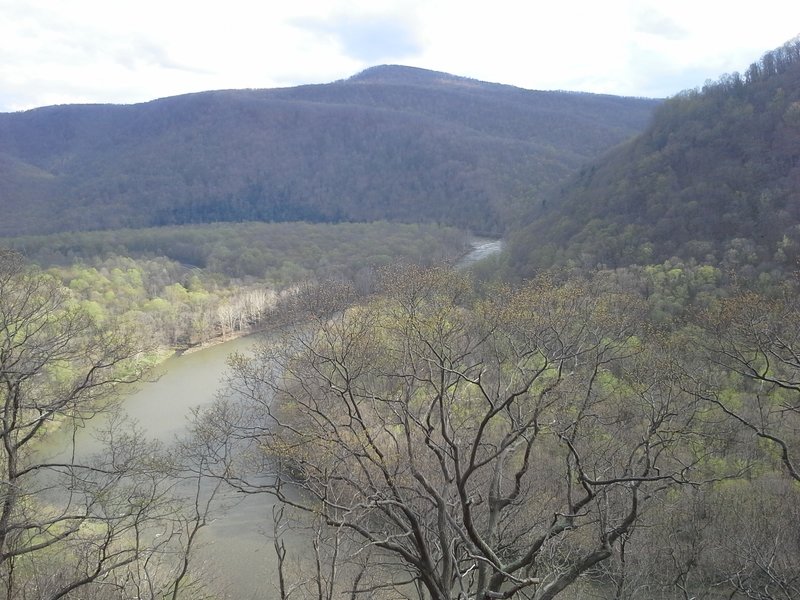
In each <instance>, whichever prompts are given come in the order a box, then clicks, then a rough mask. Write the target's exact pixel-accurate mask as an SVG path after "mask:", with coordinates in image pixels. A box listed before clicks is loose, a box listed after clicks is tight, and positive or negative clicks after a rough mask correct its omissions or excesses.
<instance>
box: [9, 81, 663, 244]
mask: <svg viewBox="0 0 800 600" xmlns="http://www.w3.org/2000/svg"><path fill="white" fill-rule="evenodd" d="M656 105H657V102H656V101H654V100H645V99H633V98H617V97H613V96H598V95H591V94H574V93H566V92H534V91H529V90H521V89H518V88H513V87H510V86H501V85H497V84H489V83H483V82H478V81H472V80H467V79H463V78H458V77H454V76H452V75H447V74H445V73H434V72H430V71H423V70H421V69H407V68H402V67H381V68H376V69H372V70H368V71H365V72H364V73H362V74H360V75H358V76H356V77H354V78H352V79H349V80H345V81H339V82H335V83H331V84H326V85H315V86H301V87H297V88H288V89H275V90H231V91H218V92H205V93H199V94H191V95H187V96H179V97H174V98H165V99H161V100H155V101H152V102H148V103H144V104H137V105H132V106H110V105H109V106H52V107H45V108H40V109H36V110H31V111H26V112H21V113H9V114H0V197H2V198H3V201H4V206H5V207H6V208H7V210H6V215H5V218H4V219H3V220H2V222H1V223H0V235H5V236H9V235H19V234H32V233H53V232H57V231H64V230H66V231H72V230H86V229H117V228H120V227H136V228H139V227H148V226H159V225H177V224H185V223H208V222H213V221H298V220H306V221H317V222H319V221H323V222H330V221H373V220H392V221H402V222H419V221H424V222H439V223H444V224H448V225H454V226H458V227H461V228H465V229H472V230H474V231H475V232H477V233H501V232H503V231H504V230H505V229H506V227H507V226H508V224H509V223H510V222H511V221H512V220H513V219H514V217H515V215H516V213H517V212H518V209H519V205H520V204H522V205H524V204H525V203H526V202H527V198H529V196H530V194H531V192H532V191H536V190H540V189H545V188H547V187H548V186H549V185H552V184H553V183H555V182H556V181H558V180H559V179H561V178H562V177H564V176H565V175H566V174H567V173H568V172H569V171H570V170H571V169H574V168H576V167H577V166H578V165H580V164H581V163H582V162H584V161H586V160H588V159H590V158H593V157H595V156H597V155H598V154H599V153H600V152H602V151H603V150H606V149H607V148H609V147H610V146H612V145H614V144H617V143H619V142H621V141H623V140H624V139H626V138H628V137H630V135H632V134H633V133H635V132H638V131H641V129H642V128H643V127H644V126H645V123H646V121H647V119H648V118H649V115H650V114H651V112H652V109H653V107H654V106H656ZM87 214H91V215H92V217H91V219H87Z"/></svg>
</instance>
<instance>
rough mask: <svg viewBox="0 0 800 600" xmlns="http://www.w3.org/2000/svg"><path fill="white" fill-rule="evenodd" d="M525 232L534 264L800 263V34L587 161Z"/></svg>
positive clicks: (519, 259)
mask: <svg viewBox="0 0 800 600" xmlns="http://www.w3.org/2000/svg"><path fill="white" fill-rule="evenodd" d="M513 238H514V241H513V243H512V244H511V247H512V253H513V258H512V260H513V262H514V263H515V265H516V267H517V270H518V271H520V272H522V273H530V272H532V271H533V270H535V269H537V268H539V267H543V266H552V265H554V264H566V263H569V262H572V263H578V264H582V265H584V266H594V265H596V264H602V265H606V266H610V267H615V266H623V265H626V264H631V263H647V262H661V261H663V260H666V259H668V258H670V257H672V256H678V257H680V258H682V259H694V260H697V261H701V262H703V261H705V262H713V263H718V264H723V265H725V266H730V267H732V268H738V267H742V266H751V267H755V268H757V269H759V270H762V271H763V270H767V269H770V268H774V267H781V265H784V266H791V265H793V264H794V265H795V266H796V262H797V260H798V258H800V40H795V41H792V42H789V43H788V44H786V45H785V46H783V47H782V48H779V49H777V50H775V51H774V52H770V53H768V54H766V55H765V56H764V57H763V58H762V59H761V61H760V62H758V63H755V64H754V65H752V66H751V67H750V68H749V69H748V70H747V72H746V73H745V74H744V75H739V74H733V75H729V76H725V77H722V78H721V79H720V80H719V81H718V82H717V83H714V84H709V85H706V86H705V87H704V88H703V89H702V90H694V91H689V92H685V93H683V94H680V95H678V96H676V97H674V98H671V99H669V100H667V101H666V102H665V103H664V104H663V105H661V106H660V107H659V108H658V109H657V110H656V112H655V114H654V118H653V121H652V123H651V125H650V126H649V127H648V128H647V129H646V130H645V132H644V133H642V134H641V135H639V136H638V137H636V138H635V139H634V140H632V141H630V142H629V143H627V144H625V145H624V146H622V147H619V148H617V149H615V150H614V151H612V152H610V153H608V154H607V155H606V156H604V157H603V158H602V159H601V160H599V161H597V162H596V163H595V164H593V165H592V166H590V167H587V168H584V169H583V170H582V172H581V173H580V174H579V175H578V176H576V177H574V178H573V179H572V180H571V181H570V182H569V183H568V184H566V185H565V186H564V187H563V189H562V190H561V192H560V193H559V194H556V195H554V196H553V197H552V198H550V199H549V200H548V202H547V203H546V206H545V207H544V209H543V210H541V211H540V212H539V213H538V214H536V215H534V218H533V223H532V224H530V225H528V226H527V227H526V228H524V229H523V230H521V231H518V232H516V233H515V235H514V236H513Z"/></svg>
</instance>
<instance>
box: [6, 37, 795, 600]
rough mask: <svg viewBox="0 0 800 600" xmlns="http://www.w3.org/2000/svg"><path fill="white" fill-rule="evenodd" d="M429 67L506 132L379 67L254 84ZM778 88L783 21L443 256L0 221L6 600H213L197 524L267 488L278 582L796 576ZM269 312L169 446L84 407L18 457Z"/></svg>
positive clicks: (786, 59) (235, 226) (371, 80)
mask: <svg viewBox="0 0 800 600" xmlns="http://www.w3.org/2000/svg"><path fill="white" fill-rule="evenodd" d="M401 83H402V85H401ZM434 87H435V88H436V89H438V90H439V91H440V92H441V89H440V88H445V89H448V90H452V94H454V95H456V96H457V97H458V98H460V100H459V101H460V102H466V98H468V97H469V98H471V99H472V100H473V101H474V104H470V106H471V107H472V108H471V109H470V110H469V111H468V110H466V109H464V110H463V111H462V112H460V113H457V115H460V116H458V118H466V115H471V117H470V118H473V119H474V121H473V122H471V123H470V124H469V128H470V130H471V131H473V132H476V131H481V132H483V133H487V132H489V131H494V132H496V131H497V129H496V128H497V127H500V125H499V123H498V122H493V120H495V121H496V120H497V119H498V115H497V114H496V113H495V110H496V107H494V105H491V104H481V98H484V99H485V94H490V95H495V94H499V95H500V96H501V97H502V98H503V99H504V102H507V103H509V104H512V103H515V102H520V103H524V102H525V101H526V99H527V98H529V96H528V95H527V93H526V92H524V91H520V90H515V89H513V88H505V87H503V86H492V85H491V84H484V83H481V82H474V81H471V80H465V79H461V78H455V77H453V76H449V75H445V74H439V73H432V72H430V71H423V70H417V69H405V68H399V67H391V68H386V67H384V68H378V69H374V70H368V71H366V72H365V73H363V74H361V75H359V76H356V77H354V78H352V79H351V80H348V81H347V82H338V83H337V84H331V85H330V86H310V87H308V88H294V89H289V90H278V91H272V92H269V93H265V95H266V96H270V97H271V96H272V95H274V96H280V97H281V98H282V99H283V101H285V102H286V103H287V104H286V106H288V107H292V106H295V105H302V104H304V103H311V104H314V103H317V102H323V100H324V103H332V104H335V105H336V106H338V107H340V108H341V107H346V110H354V108H353V106H355V103H354V101H353V98H354V97H357V98H358V99H359V100H358V103H360V104H364V103H366V102H367V99H371V101H372V102H374V103H375V105H377V106H380V107H381V108H380V110H381V111H389V112H391V111H392V110H394V109H390V108H388V106H389V105H390V104H391V103H392V102H394V103H399V105H401V106H403V107H404V110H405V109H407V108H408V107H409V106H410V105H413V103H414V102H415V101H418V102H420V103H421V105H424V109H423V108H419V109H418V110H419V111H423V112H425V114H426V115H428V118H432V115H435V114H437V112H440V113H441V115H440V116H443V115H446V114H449V111H450V110H451V107H452V104H449V103H448V102H445V101H442V102H441V103H437V102H436V101H434V98H433V97H432V96H425V95H423V96H420V95H418V94H419V93H421V91H420V90H422V89H424V90H427V91H428V92H430V91H431V90H432V89H433V88H434ZM237 94H239V93H238V92H229V93H226V94H225V95H227V96H237ZM465 94H466V95H465ZM798 94H800V42H798V41H793V42H790V43H789V44H787V45H786V46H784V47H782V48H780V49H778V50H776V51H774V52H771V53H769V54H766V55H765V56H764V57H763V58H762V59H761V60H760V61H759V62H757V63H755V64H754V65H753V66H752V67H751V68H750V69H749V70H748V71H747V72H746V73H745V74H743V75H738V74H733V75H728V76H724V77H723V78H722V79H720V81H718V82H716V83H712V82H709V83H707V84H706V85H705V87H703V88H702V89H698V90H692V91H688V92H683V93H681V94H679V95H677V96H675V97H674V98H671V99H669V100H667V101H666V102H664V103H663V104H662V105H661V106H660V107H659V108H658V109H657V110H656V112H655V114H654V116H653V120H652V122H651V124H650V125H649V126H648V128H647V129H646V130H645V131H644V133H643V134H641V135H640V136H638V137H635V138H634V139H632V140H631V141H629V142H627V143H626V144H625V145H623V146H621V147H618V148H616V149H613V150H611V151H610V152H609V153H608V154H607V155H606V156H605V157H604V158H602V159H600V160H599V161H597V162H596V163H593V164H589V165H588V166H585V167H584V169H583V170H582V171H581V172H580V173H578V174H576V175H574V177H573V178H572V179H571V180H569V181H564V182H562V184H561V187H560V189H559V190H555V191H552V192H551V193H545V192H543V191H541V190H544V189H545V187H546V185H545V184H544V183H542V185H541V187H538V184H537V185H534V189H535V190H539V191H541V193H540V192H535V193H531V194H530V195H528V196H525V201H524V202H522V203H521V204H520V205H517V206H516V208H515V209H514V211H512V212H514V214H516V215H526V216H525V217H524V219H523V218H522V217H519V218H518V222H517V223H516V227H515V231H514V232H513V233H512V236H511V238H510V251H509V252H508V253H506V254H503V255H500V256H495V257H491V258H489V259H488V260H487V261H485V262H484V263H483V264H479V265H476V266H475V267H474V268H473V269H472V270H471V271H469V272H466V271H460V270H454V269H452V268H451V265H452V262H453V258H454V257H456V256H458V255H459V254H460V253H461V252H463V249H464V247H465V243H466V239H467V238H466V237H465V235H464V234H463V233H461V232H459V231H458V230H456V229H451V228H448V227H442V226H438V225H431V224H429V225H422V224H409V225H398V224H396V223H386V222H381V223H370V224H356V223H338V224H309V223H274V222H272V223H217V224H208V225H184V226H171V227H156V228H147V229H127V230H114V231H94V232H82V233H75V232H65V233H60V234H58V235H47V236H44V235H43V236H27V237H16V238H13V239H9V240H8V242H9V243H10V244H12V245H13V246H14V248H15V249H16V250H18V251H20V252H23V253H25V254H26V255H27V256H28V257H29V258H28V259H26V258H23V257H22V256H21V255H19V254H17V253H15V252H13V251H7V250H3V251H2V252H0V327H2V337H1V338H0V342H2V345H1V346H0V400H2V407H3V411H2V415H1V418H2V430H1V431H0V434H2V442H3V444H2V448H0V461H1V464H2V467H0V469H2V478H0V500H2V503H0V585H2V586H3V589H4V590H5V594H6V596H7V597H8V598H9V599H10V600H11V599H14V600H17V599H23V598H34V597H35V598H48V599H53V600H54V599H56V598H86V599H97V600H106V599H108V600H112V599H113V600H122V599H126V600H127V599H129V598H131V599H132V598H149V599H151V600H155V599H163V598H172V599H173V600H176V599H178V598H186V599H193V598H220V599H221V598H224V597H226V594H225V592H224V591H220V590H218V589H215V588H214V585H213V584H214V582H213V581H209V580H208V579H207V578H206V575H207V573H206V571H205V570H204V568H203V565H202V564H201V563H199V562H197V561H196V560H195V558H196V544H197V543H198V542H199V541H201V540H202V539H203V529H204V528H205V526H206V525H207V523H208V522H209V521H210V520H212V519H213V518H215V517H217V516H218V515H220V514H221V508H220V502H219V496H220V495H221V494H222V491H223V490H235V491H236V492H237V493H246V494H269V495H271V496H272V497H276V498H278V499H279V500H280V501H281V502H280V504H279V508H276V510H275V511H273V513H272V514H271V515H270V516H269V517H268V518H267V522H264V523H259V524H258V525H259V526H260V527H263V528H265V529H267V530H270V531H271V532H272V535H273V537H274V540H273V543H272V548H271V550H273V551H274V552H275V555H276V557H277V560H278V565H279V571H278V574H277V576H276V577H275V579H274V580H270V581H265V582H263V589H264V590H265V594H267V595H268V597H275V598H280V599H281V600H300V599H304V598H315V599H317V600H323V599H324V600H334V598H342V597H347V598H360V597H369V598H376V599H387V600H388V599H397V598H413V599H415V600H473V599H474V600H494V599H500V598H508V599H515V600H516V599H531V600H547V599H552V598H556V597H558V598H567V599H572V598H592V599H598V600H599V599H611V598H613V599H615V600H623V599H624V600H650V599H656V598H658V599H663V600H678V599H682V600H689V599H704V600H721V599H723V598H724V599H729V600H733V599H736V600H739V599H758V600H796V599H797V598H800V530H799V529H798V527H799V525H798V524H799V523H800V383H799V382H800V360H799V359H798V357H799V356H800V281H798V278H797V275H796V273H795V270H796V267H797V258H798V256H800V254H799V253H800V251H798V249H797V248H796V243H795V242H797V243H800V238H798V236H797V231H798V227H800V214H798V213H797V206H798V205H799V204H798V198H797V197H796V193H797V185H795V184H796V183H797V181H796V179H797V175H798V171H797V169H798V160H799V159H800V147H796V145H797V141H798V140H799V139H800V133H799V132H798V131H796V129H797V127H800V125H799V123H800V121H798V119H797V118H796V117H797V115H795V114H794V113H795V112H797V106H798V104H799V103H800V97H798ZM240 95H241V97H242V98H249V100H248V102H250V101H254V100H253V96H251V95H250V94H249V93H246V92H242V93H241V94H240ZM446 95H447V94H445V96H446ZM222 97H223V96H220V95H202V94H201V95H197V96H193V97H189V98H184V99H179V100H168V101H165V102H167V103H169V102H173V101H174V102H179V101H180V102H182V101H184V100H191V101H195V102H198V103H200V104H202V103H204V102H210V101H212V100H213V99H214V98H216V99H217V100H219V99H221V98H222ZM436 97H437V98H442V97H444V96H436ZM542 98H548V99H550V100H552V101H553V102H555V103H567V104H568V105H569V103H570V102H573V103H574V104H572V105H571V110H573V111H574V112H576V114H581V115H584V113H581V112H580V110H581V109H580V108H579V107H580V106H588V105H585V104H582V103H583V102H584V101H591V102H593V101H594V100H597V98H592V97H588V98H587V97H583V96H581V95H574V94H567V95H560V96H547V95H545V96H543V97H542ZM591 102H590V103H591ZM608 102H609V104H608V106H613V105H614V102H615V101H614V100H608ZM625 102H627V101H625ZM387 103H388V104H387ZM623 104H624V102H623ZM651 105H652V104H651ZM147 106H148V107H149V109H153V110H154V107H160V108H163V106H164V105H163V104H159V103H151V104H150V105H147ZM315 106H316V105H315ZM617 106H621V105H617ZM317 108H318V107H317ZM57 110H70V109H69V108H68V107H66V108H64V109H53V111H56V112H57ZM103 110H106V111H107V112H108V114H109V115H110V114H111V113H113V112H114V111H115V110H116V108H113V107H103ZM342 110H344V108H343V109H342ZM483 111H485V112H483ZM56 112H53V113H52V114H51V116H52V115H55V114H56ZM33 113H36V111H33ZM33 113H23V116H24V117H25V118H26V119H33V118H34V117H36V118H38V117H39V116H41V114H48V113H47V112H46V111H45V112H44V113H40V115H34V114H33ZM76 114H77V113H76ZM187 114H191V113H187ZM367 114H369V113H367ZM109 118H110V117H109ZM187 118H188V117H187ZM230 118H231V119H232V120H234V121H236V119H235V118H234V117H233V116H231V117H230ZM454 118H455V117H454ZM795 121H797V122H795ZM9 122H10V121H6V125H5V126H8V125H7V124H8V123H9ZM462 125H464V123H462V124H461V125H459V126H462ZM524 130H525V122H523V121H521V122H520V123H519V130H518V131H517V133H514V134H513V135H518V136H523V137H524V136H525V135H527V134H524V133H519V132H524ZM336 131H338V130H336ZM338 133H339V134H341V133H342V132H341V131H338ZM332 135H333V134H332ZM492 135H495V134H492ZM576 140H577V138H576ZM323 141H324V140H323ZM476 143H477V142H476ZM434 145H435V144H434ZM602 145H603V143H600V144H599V145H598V146H597V147H594V148H593V150H592V151H593V152H594V151H599V150H600V146H602ZM493 148H494V147H492V146H491V145H490V146H486V147H485V149H486V150H487V151H489V152H493V151H494V149H496V148H494V149H493ZM499 156H502V155H499ZM351 158H352V157H351ZM3 160H6V161H8V156H7V155H6V156H4V158H3ZM15 160H16V159H15ZM12 163H13V161H11V162H5V163H2V165H4V166H0V168H5V169H9V168H10V169H12V171H13V172H14V173H16V174H17V175H19V176H20V177H22V176H24V177H28V176H31V177H33V176H34V171H28V172H27V173H25V172H23V171H20V170H16V171H15V170H14V169H16V168H17V167H19V166H20V165H19V164H17V163H13V164H12ZM9 165H11V166H10V167H9ZM361 167H364V168H365V169H371V168H372V167H370V166H369V165H367V166H365V165H360V166H359V167H358V168H361ZM515 168H516V167H515ZM559 168H560V167H559ZM564 168H566V167H564ZM20 173H22V175H20ZM17 175H15V177H16V176H17ZM39 175H41V173H40V174H39ZM553 177H554V178H553V180H552V181H556V180H558V176H557V175H554V176H553ZM12 179H13V178H12ZM15 181H21V179H17V180H15ZM87 181H88V179H87ZM548 181H550V180H548ZM420 185H422V184H420ZM88 189H89V188H87V190H88ZM254 193H255V192H254ZM256 195H257V194H256ZM122 196H124V193H123V194H122ZM122 196H120V197H122ZM87 198H88V196H87ZM387 198H388V197H387ZM240 200H241V199H240ZM237 202H239V200H237ZM476 202H477V201H476ZM479 204H480V202H479ZM186 206H187V205H181V204H180V203H178V204H174V205H173V208H175V207H178V208H180V207H183V208H185V207H186ZM197 206H198V207H200V209H201V212H202V211H204V210H206V208H203V206H206V205H202V203H201V204H198V205H197ZM207 206H208V210H211V211H217V210H223V209H224V208H225V207H227V206H228V205H227V204H225V202H222V203H213V204H208V205H207ZM248 206H251V207H254V209H255V207H257V206H261V205H260V204H258V202H255V201H254V202H253V203H251V204H249V205H248ZM283 206H290V205H288V204H285V205H283ZM342 206H343V210H344V209H345V208H348V207H347V205H342ZM376 206H377V205H376ZM392 206H395V205H392ZM481 206H484V205H483V204H481ZM317 208H319V207H317ZM484 208H485V206H484ZM181 210H182V208H181ZM247 210H249V209H246V210H245V213H246V214H247V215H249V216H248V218H256V219H262V220H265V221H280V220H282V218H279V217H278V216H277V213H271V214H266V213H264V214H252V213H249V212H247ZM258 210H261V209H260V208H259V209H258ZM276 210H277V209H276ZM245 213H235V211H234V214H236V215H237V216H236V218H232V219H225V218H220V217H219V215H217V214H216V213H214V215H212V218H215V219H219V220H222V221H226V220H239V217H242V216H244V215H245ZM31 214H32V213H31ZM76 214H77V213H76ZM148 214H150V213H148ZM152 214H158V215H159V218H160V219H162V220H164V222H171V221H170V220H169V219H166V218H165V217H164V215H166V214H167V213H164V212H158V211H155V212H154V213H152ZM171 214H172V215H173V217H171V218H174V219H175V220H183V219H184V217H180V218H179V214H180V213H179V212H174V211H173V212H172V213H171ZM288 214H289V213H286V216H287V217H288ZM487 214H488V213H473V214H470V215H469V219H471V218H473V217H475V218H486V215H487ZM481 215H483V216H481ZM396 217H397V215H392V214H385V215H384V216H383V217H382V218H386V219H392V218H396ZM305 218H307V219H309V220H312V221H313V220H329V219H333V220H337V219H343V218H344V216H343V215H331V214H328V213H326V214H325V215H322V214H311V213H309V214H306V215H305ZM365 218H366V217H365ZM370 218H371V217H370ZM419 218H420V219H421V220H422V221H427V220H431V219H430V218H429V215H428V214H424V215H420V217H419ZM403 219H404V217H400V218H399V220H403ZM448 219H449V217H448V216H447V215H446V214H443V216H442V217H441V220H442V221H444V222H447V223H448V224H455V225H464V223H465V219H467V216H463V218H461V217H460V218H459V219H460V220H459V219H452V220H448ZM186 220H189V221H192V219H191V218H189V219H186ZM433 220H438V218H437V219H433ZM103 225H105V224H103ZM493 227H494V225H491V226H490V227H489V228H490V229H491V228H493ZM796 238H797V239H796ZM29 260H35V261H37V262H38V263H39V264H40V265H41V267H35V266H32V265H31V264H30V262H28V261H29ZM398 261H400V262H403V263H405V264H403V265H398V264H397V262H398ZM545 267H548V270H545ZM263 327H270V328H271V330H272V335H271V337H270V338H269V339H267V340H265V341H264V343H263V344H261V345H259V346H258V347H257V348H256V350H255V351H253V352H251V353H248V354H245V355H234V356H232V357H231V359H230V371H229V375H228V380H227V382H226V386H225V387H224V388H223V390H222V391H221V393H220V395H219V396H218V399H217V401H216V402H214V403H213V404H211V405H209V406H206V407H203V408H202V409H199V410H197V411H196V412H195V413H194V414H193V415H192V420H191V423H190V425H189V426H188V427H187V431H186V433H185V434H184V435H183V436H182V437H181V439H180V440H177V441H176V445H175V446H174V447H170V448H163V447H159V446H158V445H153V444H150V443H148V442H147V441H146V434H145V433H144V432H141V431H136V430H132V429H131V428H130V427H129V426H128V425H126V424H125V423H121V422H118V421H116V420H115V419H111V420H110V421H109V426H108V431H107V432H106V434H105V435H104V436H102V437H103V442H104V443H105V444H106V446H105V447H104V451H102V452H101V453H100V456H98V457H95V458H93V459H92V460H91V461H89V460H83V459H76V457H75V455H73V456H72V458H71V459H70V458H64V457H49V456H47V455H46V453H42V452H41V451H40V448H41V445H42V444H43V443H44V441H46V440H47V436H48V435H52V434H53V432H54V431H66V432H67V433H69V431H70V430H71V428H76V427H79V426H81V425H82V424H83V423H85V421H86V420H88V419H92V418H94V417H95V416H96V415H97V414H98V413H99V412H103V411H105V412H108V413H110V414H117V406H118V404H117V403H118V401H119V398H120V397H121V394H122V392H124V390H125V389H126V387H127V386H128V384H129V383H135V382H136V381H140V380H141V379H142V378H143V377H146V374H147V372H148V368H149V366H150V364H151V363H152V362H153V361H154V360H156V359H157V357H158V350H159V347H161V348H163V347H164V346H170V347H175V346H178V347H181V346H183V347H185V346H187V345H192V344H197V343H201V342H203V341H207V340H208V339H209V338H210V337H211V336H223V337H226V336H230V335H232V334H234V333H236V332H237V331H243V330H249V329H252V328H263ZM67 437H69V436H67ZM267 473H268V474H273V475H274V476H271V477H264V475H265V474H267ZM270 520H271V522H269V521H270ZM294 528H298V529H302V530H303V531H304V532H305V535H306V539H308V541H309V543H308V547H307V548H302V549H300V550H299V552H298V551H297V549H293V548H292V547H291V545H288V544H286V543H284V538H285V536H288V535H289V533H290V532H291V531H292V530H293V529H294ZM309 532H310V534H309ZM256 576H257V575H256Z"/></svg>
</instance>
